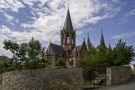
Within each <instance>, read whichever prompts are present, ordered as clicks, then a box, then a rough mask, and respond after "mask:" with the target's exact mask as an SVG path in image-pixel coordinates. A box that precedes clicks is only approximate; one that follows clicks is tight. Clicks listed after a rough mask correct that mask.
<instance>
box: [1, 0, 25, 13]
mask: <svg viewBox="0 0 135 90" xmlns="http://www.w3.org/2000/svg"><path fill="white" fill-rule="evenodd" d="M23 7H24V5H23V4H22V3H21V2H20V0H0V9H10V10H12V11H14V12H18V10H19V8H23Z"/></svg>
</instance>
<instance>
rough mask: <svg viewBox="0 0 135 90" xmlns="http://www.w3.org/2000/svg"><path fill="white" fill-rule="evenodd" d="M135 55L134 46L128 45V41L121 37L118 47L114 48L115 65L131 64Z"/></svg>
mask: <svg viewBox="0 0 135 90" xmlns="http://www.w3.org/2000/svg"><path fill="white" fill-rule="evenodd" d="M134 56H135V52H134V48H133V46H127V45H126V42H123V41H122V40H121V39H120V40H118V43H117V44H116V47H115V48H114V57H115V60H114V65H115V66H120V65H126V64H130V62H131V61H133V60H134V59H133V58H134Z"/></svg>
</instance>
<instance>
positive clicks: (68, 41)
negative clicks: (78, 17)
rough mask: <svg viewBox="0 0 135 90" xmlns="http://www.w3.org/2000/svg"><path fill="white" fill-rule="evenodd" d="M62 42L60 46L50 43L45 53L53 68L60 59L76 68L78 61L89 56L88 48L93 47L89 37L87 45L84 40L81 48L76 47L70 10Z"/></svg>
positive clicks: (61, 35) (61, 38)
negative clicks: (86, 55)
mask: <svg viewBox="0 0 135 90" xmlns="http://www.w3.org/2000/svg"><path fill="white" fill-rule="evenodd" d="M60 40H61V41H60V42H61V44H60V45H56V44H53V43H50V44H49V46H48V48H47V50H46V53H45V59H46V60H47V63H49V64H51V65H53V66H55V65H56V62H57V60H60V59H61V60H65V62H67V63H68V64H69V65H73V66H76V63H77V61H78V60H79V59H80V57H82V56H84V55H85V54H87V52H88V50H89V49H88V47H90V46H91V43H90V39H89V37H88V39H87V43H85V40H84V41H83V42H82V44H81V45H80V46H77V45H76V31H75V30H74V28H73V25H72V20H71V17H70V11H69V9H68V11H67V15H66V19H65V23H64V26H63V29H62V30H61V34H60Z"/></svg>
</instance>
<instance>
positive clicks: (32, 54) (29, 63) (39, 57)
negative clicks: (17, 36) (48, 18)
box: [0, 38, 48, 72]
mask: <svg viewBox="0 0 135 90" xmlns="http://www.w3.org/2000/svg"><path fill="white" fill-rule="evenodd" d="M3 44H4V47H3V48H5V49H6V50H9V51H11V52H12V53H13V58H12V59H11V60H10V62H6V63H4V64H1V65H0V72H5V71H11V70H15V69H19V70H22V69H38V68H45V67H47V66H48V65H47V63H46V62H45V61H44V60H43V54H44V48H42V47H41V44H40V42H39V41H38V40H34V38H32V39H31V40H30V41H29V42H27V43H21V44H18V43H17V42H14V41H11V40H5V41H4V42H3Z"/></svg>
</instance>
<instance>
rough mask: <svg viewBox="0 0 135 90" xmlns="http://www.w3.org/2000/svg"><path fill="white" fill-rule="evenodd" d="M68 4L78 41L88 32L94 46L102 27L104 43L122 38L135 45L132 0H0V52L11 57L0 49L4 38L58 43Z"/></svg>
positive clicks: (97, 41) (134, 21)
mask: <svg viewBox="0 0 135 90" xmlns="http://www.w3.org/2000/svg"><path fill="white" fill-rule="evenodd" d="M68 4H69V9H70V13H71V18H72V23H73V26H74V29H75V30H76V32H77V44H81V42H82V41H83V39H84V38H87V33H88V32H89V37H90V40H91V42H92V43H93V44H94V46H97V45H98V44H99V41H100V36H101V29H103V32H104V37H105V42H106V45H108V44H109V41H110V43H111V45H112V46H114V45H115V44H116V42H117V40H119V39H122V40H123V41H126V42H127V44H128V45H133V46H135V39H134V38H135V0H0V55H7V56H11V54H10V53H9V52H8V51H5V50H4V49H3V48H2V47H3V45H2V42H3V40H5V39H11V40H15V41H17V42H19V43H21V42H27V41H29V40H30V39H31V37H34V38H35V39H37V40H40V41H41V43H42V45H43V46H44V47H47V45H48V43H49V42H50V41H51V42H53V43H56V44H59V41H60V30H61V29H62V27H63V25H64V20H65V17H66V12H67V9H68Z"/></svg>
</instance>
